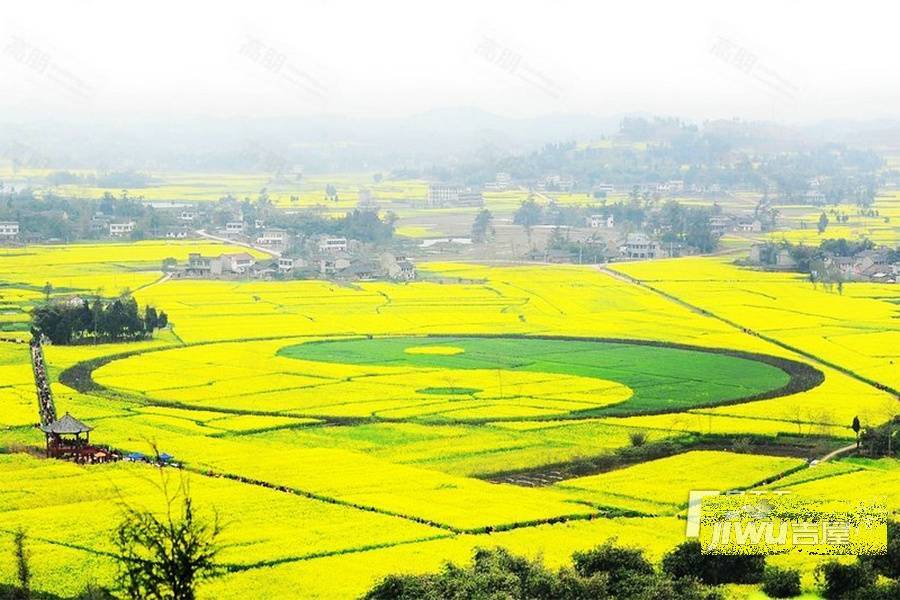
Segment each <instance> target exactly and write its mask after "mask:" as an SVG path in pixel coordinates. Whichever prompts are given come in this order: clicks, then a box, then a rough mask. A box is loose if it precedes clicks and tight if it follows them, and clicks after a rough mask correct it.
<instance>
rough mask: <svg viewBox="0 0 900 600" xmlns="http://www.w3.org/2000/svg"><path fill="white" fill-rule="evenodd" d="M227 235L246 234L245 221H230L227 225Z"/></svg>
mask: <svg viewBox="0 0 900 600" xmlns="http://www.w3.org/2000/svg"><path fill="white" fill-rule="evenodd" d="M225 233H229V234H240V233H244V222H243V221H228V222H227V223H225Z"/></svg>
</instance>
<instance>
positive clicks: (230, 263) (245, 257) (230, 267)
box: [219, 252, 256, 274]
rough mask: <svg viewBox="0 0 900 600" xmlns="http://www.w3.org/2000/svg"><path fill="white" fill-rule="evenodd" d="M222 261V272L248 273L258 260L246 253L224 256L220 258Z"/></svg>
mask: <svg viewBox="0 0 900 600" xmlns="http://www.w3.org/2000/svg"><path fill="white" fill-rule="evenodd" d="M219 259H220V260H221V261H222V271H223V272H231V273H238V274H241V273H246V272H247V270H248V269H249V268H250V267H252V266H253V264H254V263H255V262H256V260H255V259H254V258H253V256H252V255H250V254H247V253H246V252H237V253H234V254H223V255H222V256H220V257H219Z"/></svg>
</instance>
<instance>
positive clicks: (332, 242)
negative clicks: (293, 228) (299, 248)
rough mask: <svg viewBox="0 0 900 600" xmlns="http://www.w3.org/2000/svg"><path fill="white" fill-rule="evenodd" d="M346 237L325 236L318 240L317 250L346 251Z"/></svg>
mask: <svg viewBox="0 0 900 600" xmlns="http://www.w3.org/2000/svg"><path fill="white" fill-rule="evenodd" d="M347 245H348V244H347V238H343V237H326V238H322V239H320V240H319V244H318V248H319V252H346V251H347Z"/></svg>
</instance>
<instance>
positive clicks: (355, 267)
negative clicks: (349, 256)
mask: <svg viewBox="0 0 900 600" xmlns="http://www.w3.org/2000/svg"><path fill="white" fill-rule="evenodd" d="M378 273H379V268H378V265H377V264H376V263H375V261H372V260H360V261H357V262H351V263H350V264H349V265H347V266H346V267H344V268H343V269H338V271H337V275H338V277H340V278H341V279H375V278H376V277H377V276H378Z"/></svg>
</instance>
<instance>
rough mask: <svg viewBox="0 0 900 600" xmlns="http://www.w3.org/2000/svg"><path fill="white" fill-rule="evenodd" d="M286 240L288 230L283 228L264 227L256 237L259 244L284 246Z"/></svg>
mask: <svg viewBox="0 0 900 600" xmlns="http://www.w3.org/2000/svg"><path fill="white" fill-rule="evenodd" d="M287 241H288V232H287V231H285V230H284V229H265V230H264V231H263V233H262V235H261V236H259V237H258V238H256V243H257V244H259V245H260V246H284V245H285V244H287Z"/></svg>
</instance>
